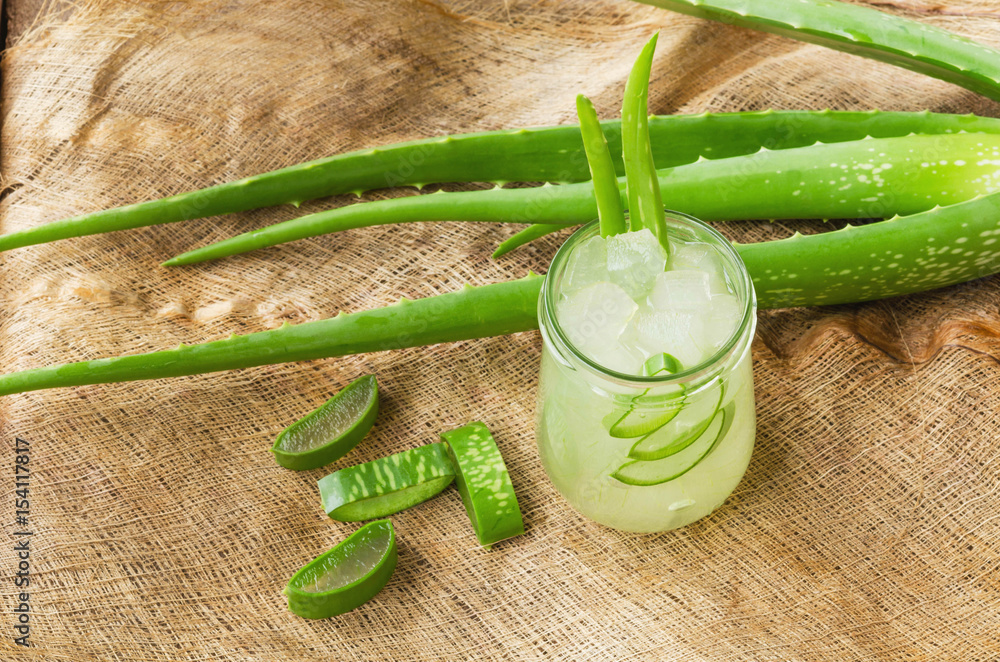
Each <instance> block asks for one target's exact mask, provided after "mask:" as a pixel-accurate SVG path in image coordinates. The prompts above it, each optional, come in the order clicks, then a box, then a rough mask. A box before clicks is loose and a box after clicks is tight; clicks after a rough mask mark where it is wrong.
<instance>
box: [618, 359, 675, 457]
mask: <svg viewBox="0 0 1000 662" xmlns="http://www.w3.org/2000/svg"><path fill="white" fill-rule="evenodd" d="M681 369H682V366H681V362H680V361H678V360H677V359H676V358H675V357H673V356H671V355H670V354H667V353H666V352H664V353H662V354H654V355H653V356H650V357H649V358H648V359H646V362H645V363H643V364H642V374H643V375H645V376H647V377H655V376H656V375H659V374H662V373H670V374H673V373H676V372H680V371H681ZM651 390H652V389H651V388H648V389H646V390H645V391H643V392H642V394H641V395H638V396H631V397H624V398H622V397H619V398H616V401H615V409H614V410H613V411H612V412H611V413H610V414H608V415H607V416H605V417H604V419H603V420H602V422H603V423H604V428H605V429H606V430H607V431H608V434H610V435H611V436H612V437H616V438H619V439H634V438H635V437H644V436H646V435H649V434H651V433H653V432H655V431H656V430H659V429H660V428H661V427H663V426H664V425H666V424H667V423H669V422H670V421H671V420H673V418H674V417H675V416H677V414H679V413H680V412H681V410H682V409H683V408H684V403H683V400H681V401H678V402H677V403H676V405H674V404H672V403H669V401H670V400H672V399H676V398H683V396H684V390H685V389H684V385H683V384H680V385H677V386H676V388H675V390H674V391H673V392H663V393H658V394H656V395H653V396H651V395H649V392H650V391H651ZM647 410H650V411H647Z"/></svg>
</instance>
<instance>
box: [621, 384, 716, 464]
mask: <svg viewBox="0 0 1000 662" xmlns="http://www.w3.org/2000/svg"><path fill="white" fill-rule="evenodd" d="M714 390H715V392H716V393H715V394H713V393H711V392H709V393H705V394H704V395H702V396H700V397H699V398H698V399H697V400H695V401H693V402H692V401H691V399H690V398H688V403H687V405H686V406H685V407H684V410H683V411H682V412H681V413H680V414H678V415H677V416H676V417H675V418H674V420H672V421H670V423H668V424H667V425H664V426H663V427H662V428H660V429H659V430H657V431H656V432H652V433H650V434H648V435H646V436H645V437H643V438H642V439H640V440H639V441H637V442H635V445H634V446H632V449H631V450H630V451H629V453H628V456H629V457H631V458H634V459H636V460H646V461H650V460H659V459H662V458H665V457H668V456H670V455H673V454H675V453H679V452H681V451H682V450H684V449H685V448H687V447H688V446H690V445H691V444H692V443H694V441H695V440H696V439H698V438H699V437H701V435H702V433H704V432H705V430H707V429H708V427H709V426H710V425H711V424H712V421H713V420H714V419H715V417H716V415H717V414H718V412H719V408H720V407H721V406H722V400H723V397H724V394H725V390H726V389H725V386H724V385H723V384H721V383H720V384H718V385H716V386H715V387H714Z"/></svg>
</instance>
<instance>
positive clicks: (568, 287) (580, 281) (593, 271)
mask: <svg viewBox="0 0 1000 662" xmlns="http://www.w3.org/2000/svg"><path fill="white" fill-rule="evenodd" d="M610 280H611V276H610V275H609V274H608V249H607V245H606V244H605V241H604V237H600V236H597V237H591V238H590V239H588V240H587V241H585V242H583V243H582V244H580V245H579V246H577V247H576V249H575V250H574V251H573V252H572V253H571V254H570V256H569V263H568V264H567V265H566V272H565V275H564V276H563V283H562V290H563V292H572V291H573V290H579V289H583V288H584V287H586V286H588V285H592V284H594V283H599V282H602V281H603V282H609V281H610Z"/></svg>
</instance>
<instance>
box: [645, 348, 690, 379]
mask: <svg viewBox="0 0 1000 662" xmlns="http://www.w3.org/2000/svg"><path fill="white" fill-rule="evenodd" d="M680 371H681V362H680V361H679V360H677V357H676V356H673V355H672V354H667V353H666V352H663V353H662V354H653V355H652V356H650V357H649V358H648V359H646V362H645V363H643V364H642V374H644V375H646V376H647V377H655V376H656V375H659V374H662V373H667V374H671V375H673V374H676V373H678V372H680Z"/></svg>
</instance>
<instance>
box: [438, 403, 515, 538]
mask: <svg viewBox="0 0 1000 662" xmlns="http://www.w3.org/2000/svg"><path fill="white" fill-rule="evenodd" d="M441 438H442V439H444V440H445V441H446V442H447V443H448V449H449V452H450V454H451V458H452V461H453V462H454V464H455V468H456V469H457V471H458V474H457V476H456V484H457V486H458V491H459V493H461V495H462V503H464V504H465V510H466V512H468V514H469V519H470V520H471V521H472V528H473V529H474V530H475V532H476V539H477V540H479V544H480V545H482V546H483V547H486V548H487V549H489V548H490V547H491V546H492V545H493V543H496V542H499V541H501V540H504V539H506V538H512V537H514V536H518V535H521V534H522V533H524V520H523V519H522V518H521V509H520V507H519V506H518V504H517V497H516V496H515V495H514V486H513V485H512V484H511V482H510V474H509V473H508V472H507V465H505V464H504V461H503V457H502V456H501V455H500V449H499V448H498V447H497V444H496V441H494V440H493V435H492V434H490V431H489V428H487V427H486V426H485V425H483V424H482V423H480V422H478V421H477V422H473V423H469V424H468V425H465V426H463V427H460V428H458V429H456V430H452V431H450V432H444V433H442V434H441Z"/></svg>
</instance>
